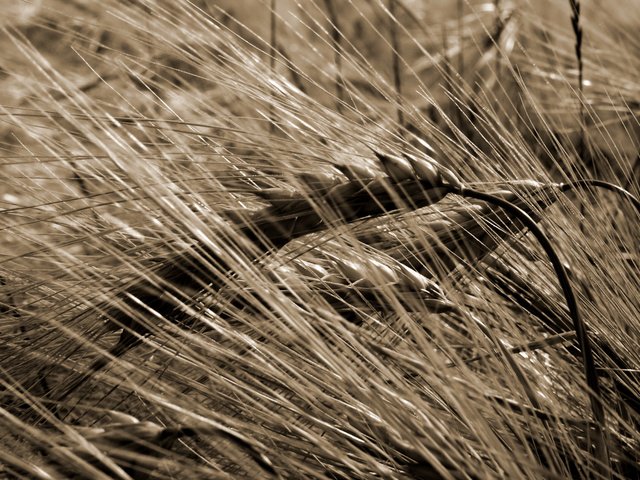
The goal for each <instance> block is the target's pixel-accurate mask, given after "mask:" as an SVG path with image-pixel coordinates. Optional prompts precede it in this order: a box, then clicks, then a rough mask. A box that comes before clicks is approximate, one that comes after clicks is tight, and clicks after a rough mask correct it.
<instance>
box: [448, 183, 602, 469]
mask: <svg viewBox="0 0 640 480" xmlns="http://www.w3.org/2000/svg"><path fill="white" fill-rule="evenodd" d="M457 193H458V194H459V195H461V196H463V197H465V198H474V199H476V200H482V201H485V202H488V203H491V204H493V205H497V206H499V207H500V208H503V209H504V210H505V211H507V212H508V213H510V214H511V215H513V216H515V217H518V219H519V220H520V221H521V222H522V223H523V224H524V225H525V226H526V227H527V228H529V230H531V233H533V235H534V236H535V237H536V239H537V240H538V242H539V243H540V245H541V246H542V248H543V249H544V251H545V253H546V254H547V256H548V257H549V260H550V261H551V263H552V265H553V269H554V270H555V272H556V276H557V277H558V282H559V283H560V286H561V288H562V291H563V293H564V297H565V299H566V302H567V307H568V308H569V313H570V315H571V319H572V320H573V328H574V330H575V332H576V337H577V339H578V344H579V345H580V351H581V354H582V363H583V368H584V372H585V376H586V380H587V386H588V387H589V392H588V393H589V400H590V403H591V410H592V412H593V416H594V419H595V422H596V424H597V425H598V428H599V432H598V436H599V438H598V439H597V440H598V444H597V445H596V451H597V452H598V457H599V458H598V459H599V460H600V461H601V462H603V464H604V465H608V464H609V453H608V447H607V444H606V442H605V436H604V432H606V430H607V428H606V416H605V411H604V406H603V404H602V401H601V394H600V384H599V381H598V373H597V370H596V365H595V361H594V358H593V351H592V347H591V342H590V340H589V334H588V331H587V326H586V325H585V323H584V321H583V320H582V317H581V316H580V311H579V309H578V302H577V301H576V296H575V294H574V292H573V288H572V287H571V283H570V281H569V276H568V275H567V271H566V269H565V267H564V265H563V264H562V261H561V260H560V258H559V257H558V254H557V253H556V251H555V249H554V248H553V245H551V242H550V241H549V239H548V238H547V236H546V235H545V234H544V232H543V231H542V230H541V229H540V227H538V224H537V223H536V222H535V221H534V220H533V219H532V218H531V217H530V216H529V214H527V212H525V211H524V210H522V209H521V208H520V207H518V206H516V205H514V204H513V203H511V202H509V201H507V200H505V199H503V198H500V197H498V196H496V195H492V194H490V193H484V192H479V191H477V190H472V189H467V188H461V189H460V190H459V191H458V192H457Z"/></svg>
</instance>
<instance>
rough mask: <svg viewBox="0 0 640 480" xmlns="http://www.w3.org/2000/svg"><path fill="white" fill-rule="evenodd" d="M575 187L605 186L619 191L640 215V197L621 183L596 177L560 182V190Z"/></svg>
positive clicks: (606, 188) (613, 190) (615, 191)
mask: <svg viewBox="0 0 640 480" xmlns="http://www.w3.org/2000/svg"><path fill="white" fill-rule="evenodd" d="M574 188H603V189H605V190H609V191H611V192H614V193H617V194H618V195H620V196H621V197H624V198H625V199H627V200H629V201H630V202H631V203H632V204H633V206H634V207H635V209H636V211H637V212H638V214H639V215H640V200H638V198H637V197H636V196H635V195H633V194H632V193H631V192H629V191H628V190H625V189H624V188H622V187H621V186H619V185H615V184H613V183H609V182H605V181H603V180H596V179H586V180H576V181H575V182H570V183H561V184H560V191H562V192H566V191H568V190H573V189H574Z"/></svg>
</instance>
